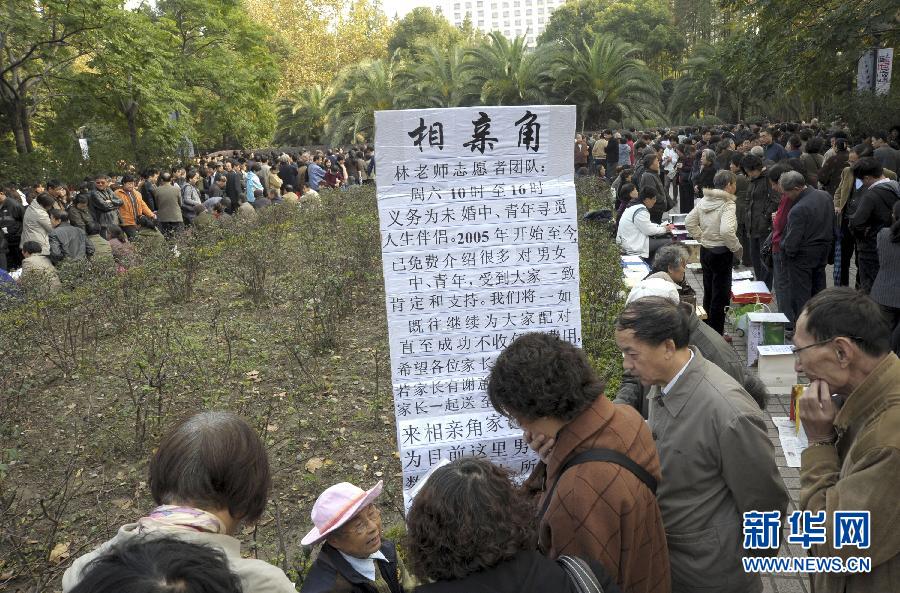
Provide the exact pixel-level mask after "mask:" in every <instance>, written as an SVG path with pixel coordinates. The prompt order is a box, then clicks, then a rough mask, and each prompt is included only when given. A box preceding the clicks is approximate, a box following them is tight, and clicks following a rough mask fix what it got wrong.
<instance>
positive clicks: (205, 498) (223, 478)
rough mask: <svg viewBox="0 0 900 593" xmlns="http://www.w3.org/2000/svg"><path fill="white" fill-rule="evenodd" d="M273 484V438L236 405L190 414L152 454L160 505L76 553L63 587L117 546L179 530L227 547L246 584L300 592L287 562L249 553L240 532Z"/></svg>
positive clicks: (257, 592) (185, 536) (265, 591)
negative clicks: (263, 435) (269, 451)
mask: <svg viewBox="0 0 900 593" xmlns="http://www.w3.org/2000/svg"><path fill="white" fill-rule="evenodd" d="M271 484H272V481H271V473H270V469H269V459H268V456H267V455H266V448H265V445H264V444H263V442H262V441H261V440H260V438H259V435H257V433H256V431H255V430H254V429H253V428H251V427H250V425H249V424H247V422H246V421H245V420H243V419H242V418H240V417H239V416H236V415H234V414H231V413H228V412H202V413H200V414H196V415H194V416H192V417H191V418H188V419H187V420H185V421H184V422H182V423H181V424H179V425H178V426H177V427H175V429H174V430H173V431H172V432H171V433H169V435H168V436H166V437H165V438H164V439H163V441H162V443H160V445H159V448H158V449H157V450H156V453H155V454H154V455H153V458H152V459H151V461H150V477H149V486H150V494H151V496H152V497H153V501H154V502H155V503H156V505H157V506H156V508H155V509H153V510H152V511H151V512H150V513H149V514H148V515H146V516H144V517H142V518H140V519H138V520H137V522H135V523H129V524H127V525H123V526H122V527H121V528H120V529H119V532H118V533H117V534H116V536H115V537H113V538H112V539H111V540H109V541H108V542H106V543H104V544H103V545H101V546H100V547H99V548H97V549H95V550H94V551H92V552H90V553H88V554H86V555H84V556H81V557H80V558H78V559H76V560H75V562H74V563H72V566H70V567H69V569H68V570H66V572H65V574H63V579H62V588H63V591H64V592H65V593H69V592H70V591H72V590H73V588H74V587H75V586H76V585H77V584H78V583H79V582H80V581H81V580H82V579H83V578H84V577H85V574H84V570H85V567H86V566H88V565H89V564H90V563H91V561H92V560H94V559H95V558H97V557H99V556H101V555H102V554H104V553H105V552H106V551H107V550H109V549H110V548H111V547H113V546H116V545H119V544H124V543H127V542H131V541H135V540H146V539H149V538H160V537H173V538H176V539H178V540H181V541H184V542H188V543H192V544H202V545H206V546H209V547H211V548H215V549H216V550H218V551H220V552H222V553H224V555H225V557H226V559H227V560H228V566H229V568H230V569H231V570H232V571H234V572H235V573H236V574H237V576H238V578H240V581H241V585H242V587H243V589H244V591H247V592H251V591H252V592H253V593H296V589H295V588H294V585H293V583H291V581H290V580H289V579H288V578H287V576H285V574H284V573H283V572H282V571H281V569H279V568H276V567H275V566H272V565H271V564H268V563H266V562H263V561H262V560H257V559H254V558H243V557H242V556H241V544H240V542H239V541H238V540H237V539H235V538H234V537H233V536H234V534H235V533H238V531H239V530H240V529H241V524H242V523H246V524H248V525H252V524H254V523H256V522H257V521H259V519H260V517H262V515H263V512H264V511H265V507H266V501H267V500H268V497H269V490H270V488H271Z"/></svg>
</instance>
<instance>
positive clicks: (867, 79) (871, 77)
mask: <svg viewBox="0 0 900 593" xmlns="http://www.w3.org/2000/svg"><path fill="white" fill-rule="evenodd" d="M874 85H875V50H874V49H869V50H866V51H864V52H863V54H862V55H861V56H860V57H859V60H858V61H857V63H856V90H857V91H859V92H861V93H863V92H866V91H871V90H872V89H873V88H874Z"/></svg>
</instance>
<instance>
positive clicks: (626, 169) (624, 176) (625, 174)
mask: <svg viewBox="0 0 900 593" xmlns="http://www.w3.org/2000/svg"><path fill="white" fill-rule="evenodd" d="M630 175H634V169H632V168H631V167H622V170H621V171H620V172H619V177H620V178H621V179H622V181H625V180H626V179H627V178H628V177H629V176H630Z"/></svg>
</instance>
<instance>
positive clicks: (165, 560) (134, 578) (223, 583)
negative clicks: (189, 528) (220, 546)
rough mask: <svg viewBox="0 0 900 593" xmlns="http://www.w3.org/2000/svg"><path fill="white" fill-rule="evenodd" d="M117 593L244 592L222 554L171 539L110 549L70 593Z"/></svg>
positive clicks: (89, 567)
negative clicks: (124, 592)
mask: <svg viewBox="0 0 900 593" xmlns="http://www.w3.org/2000/svg"><path fill="white" fill-rule="evenodd" d="M123 591H132V592H137V591H139V592H140V593H175V592H176V591H177V593H245V592H244V591H243V589H242V588H241V581H240V579H239V578H238V577H237V575H235V574H234V573H233V572H231V570H230V569H229V568H228V559H227V558H226V557H225V555H224V554H223V553H222V552H220V551H218V550H216V549H214V548H210V547H208V546H201V545H197V544H191V543H188V542H183V541H180V540H178V539H176V538H159V539H149V540H147V541H142V540H139V539H136V540H134V541H131V542H127V543H125V544H123V545H120V546H114V547H112V548H111V549H110V550H109V551H108V552H106V553H105V554H103V555H102V556H99V557H98V558H96V559H95V560H94V561H92V562H91V563H90V564H89V565H88V566H87V567H86V568H85V575H84V578H83V579H82V580H81V582H80V583H78V585H76V586H75V588H74V589H72V591H71V593H122V592H123ZM246 593H250V592H249V591H248V592H246Z"/></svg>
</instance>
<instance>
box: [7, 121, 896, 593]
mask: <svg viewBox="0 0 900 593" xmlns="http://www.w3.org/2000/svg"><path fill="white" fill-rule="evenodd" d="M892 134H893V135H890V134H876V135H875V136H873V137H871V138H865V139H854V140H859V142H858V143H856V144H853V145H852V149H849V150H848V148H849V147H850V146H851V144H850V142H849V140H850V138H849V137H848V134H847V133H845V132H843V131H840V130H839V131H835V132H830V131H826V130H824V129H821V128H819V127H818V126H817V125H816V124H815V123H813V124H810V125H793V124H785V125H783V126H776V127H772V128H760V127H758V126H744V125H740V126H723V127H721V128H717V129H699V130H693V129H684V130H677V131H671V130H670V131H665V130H661V131H655V132H651V133H635V132H624V133H622V132H613V131H611V130H607V131H605V132H604V133H602V134H600V135H599V136H597V135H593V136H591V137H588V138H584V137H578V138H577V139H576V146H575V164H576V173H577V174H579V175H591V174H594V175H604V176H606V177H607V178H608V179H609V180H610V181H611V183H612V187H613V188H614V191H615V195H616V217H615V218H616V222H617V225H618V226H617V229H618V230H617V237H618V239H619V243H620V245H621V247H622V249H623V250H624V251H625V252H626V253H629V254H634V255H638V256H640V257H643V258H645V259H646V260H647V261H648V263H650V264H651V265H652V272H651V275H650V276H649V277H648V278H647V279H646V280H645V281H643V282H642V283H641V284H640V285H639V286H638V287H636V288H635V290H633V291H632V292H631V294H629V295H628V301H627V303H626V305H625V308H624V310H623V311H622V312H621V314H620V315H619V316H618V318H617V319H616V322H615V327H614V328H613V329H614V335H615V342H616V345H617V346H618V348H619V349H620V350H621V353H622V366H623V372H624V377H623V381H622V386H621V387H620V389H619V391H618V392H617V393H616V394H608V393H607V389H606V384H605V381H604V380H603V378H601V377H600V376H598V375H597V373H596V371H595V370H594V369H593V368H592V366H591V364H590V362H589V361H588V359H587V356H586V354H585V353H584V352H583V351H582V350H581V349H579V348H577V347H575V346H573V345H572V344H570V343H568V342H565V341H563V340H560V339H559V338H558V337H555V336H553V335H551V334H544V333H530V334H525V335H523V336H520V337H518V338H517V339H516V340H515V341H513V342H512V343H511V344H510V345H509V346H508V347H507V348H505V349H504V350H503V351H502V353H501V354H500V355H499V356H498V358H497V360H496V363H495V364H494V366H493V367H492V369H491V371H490V375H489V377H488V381H487V396H488V397H489V399H490V402H491V404H492V405H493V407H494V408H495V409H496V410H497V411H498V412H499V413H500V414H502V415H504V416H506V417H508V418H509V419H510V420H511V421H513V422H515V423H516V424H517V425H519V426H521V427H522V428H523V429H524V435H525V440H526V441H527V442H528V445H529V446H530V447H531V448H532V449H533V450H534V451H535V453H536V455H537V456H538V457H539V459H540V462H539V463H538V464H537V465H536V467H535V469H534V470H533V471H532V472H531V474H530V475H529V476H528V477H527V479H526V480H525V481H524V482H523V483H521V484H519V483H516V482H515V481H514V480H513V479H512V476H510V475H509V474H508V473H507V472H506V471H504V470H502V469H501V468H499V467H497V466H495V465H492V464H491V463H490V462H489V461H487V460H486V459H483V458H476V457H465V458H460V459H456V460H453V461H451V462H450V463H448V464H446V465H443V466H441V467H439V468H437V469H436V470H435V471H433V472H432V473H431V475H430V476H429V477H428V478H427V479H426V480H424V482H423V485H422V487H421V488H420V489H419V491H418V493H417V494H416V496H415V498H414V500H413V501H412V506H411V507H410V509H409V512H408V515H407V516H406V518H405V525H406V532H407V535H406V536H405V539H404V540H403V541H402V542H392V541H388V540H387V539H385V535H384V529H383V524H382V515H381V511H380V510H379V498H380V497H381V495H382V491H383V484H382V483H381V482H379V483H377V484H375V485H373V486H371V487H370V488H368V489H365V488H361V487H359V486H357V485H354V484H352V483H349V482H346V481H342V482H339V483H337V484H334V485H333V486H331V487H329V488H327V489H325V490H324V491H322V492H321V493H319V495H318V497H317V499H316V501H315V503H314V505H313V506H312V508H311V509H310V519H311V525H309V527H311V529H310V530H309V532H308V533H307V534H306V536H305V537H304V538H303V539H302V542H301V543H302V544H303V545H306V546H316V547H318V552H317V555H316V556H315V560H314V561H313V563H312V566H311V567H310V569H309V571H308V572H307V573H306V574H305V575H304V576H303V578H302V583H301V584H300V587H301V589H300V590H301V592H302V593H410V592H412V591H416V592H418V593H456V592H459V593H464V592H471V591H491V592H496V593H505V592H509V593H514V592H515V593H522V592H525V593H528V592H535V593H537V592H544V591H555V592H556V591H558V592H561V593H578V592H582V591H594V592H608V593H609V592H611V593H616V592H624V593H651V592H652V593H669V592H675V593H689V592H690V593H693V592H696V591H717V592H729V593H759V592H761V591H762V590H763V585H762V580H761V578H760V574H759V573H754V572H748V571H746V570H745V569H744V566H743V564H742V559H743V558H744V557H746V556H748V555H749V556H774V555H777V554H778V548H779V546H778V545H777V544H776V545H775V546H774V547H769V548H767V549H758V550H747V549H746V548H745V546H744V542H745V538H744V534H743V532H742V531H743V527H744V518H745V516H746V514H747V513H751V514H752V513H777V514H778V516H779V517H786V516H787V509H788V504H789V501H790V497H789V495H788V491H787V488H786V487H785V484H784V481H783V480H782V478H781V476H780V474H779V471H778V467H777V463H776V459H775V450H774V446H773V444H772V442H771V440H770V438H769V436H768V429H767V426H766V422H765V416H764V414H763V411H762V409H763V408H765V406H766V398H767V392H766V388H765V386H764V385H762V384H761V383H760V382H759V380H758V379H757V378H756V377H753V376H752V375H751V374H749V373H748V372H746V369H745V368H744V367H743V364H742V363H741V361H740V360H739V359H737V357H736V355H735V353H734V350H733V349H732V348H731V347H730V345H729V344H728V343H727V342H726V341H725V337H724V336H723V333H724V307H725V305H727V302H728V300H727V295H728V293H727V292H726V289H730V284H731V271H732V269H733V266H734V264H735V262H736V261H738V262H743V263H744V264H745V265H748V266H749V267H752V268H753V269H754V274H755V275H756V277H757V278H758V279H759V280H761V281H763V282H766V283H767V284H768V285H770V286H771V287H773V288H774V291H775V293H776V296H777V298H778V304H779V307H780V308H781V309H782V310H783V311H784V312H785V313H786V314H787V315H788V317H789V319H790V320H791V331H792V334H793V335H792V340H793V348H794V355H795V365H796V369H797V371H798V372H803V373H804V374H805V375H806V377H807V378H808V379H809V380H810V381H811V383H810V385H809V387H808V388H807V390H806V392H805V393H804V395H803V397H802V398H801V399H800V404H799V405H800V411H799V415H800V419H801V421H802V423H803V426H804V428H805V430H806V433H807V435H808V438H809V442H810V445H809V447H808V448H807V449H806V450H805V451H804V452H803V456H802V467H801V478H800V479H801V485H802V491H801V500H800V506H801V508H802V510H808V511H811V512H814V513H817V512H820V511H822V512H826V513H830V514H833V513H834V512H836V511H841V510H852V511H868V512H869V513H870V516H871V526H872V531H871V541H870V542H868V549H867V550H859V549H856V550H849V549H847V548H846V547H845V548H844V549H841V548H840V547H838V546H836V545H835V542H834V541H832V540H829V541H828V543H827V544H817V545H814V546H812V547H811V548H810V554H812V555H815V556H837V557H847V556H849V555H851V554H852V553H854V552H855V553H856V554H855V555H867V554H868V555H869V556H870V557H871V558H872V567H871V570H870V571H869V572H867V573H847V572H840V573H818V574H815V575H813V576H812V579H813V582H814V586H815V590H816V591H847V592H863V591H866V592H868V591H895V590H900V578H898V575H900V538H898V536H897V535H896V532H895V531H894V530H893V529H892V526H893V519H894V518H895V516H896V504H895V503H894V502H893V500H894V498H893V496H894V493H895V491H896V488H895V486H896V485H897V484H896V482H897V476H900V471H898V470H900V455H898V451H900V359H898V357H897V355H896V354H895V353H893V352H892V351H891V350H892V348H893V349H896V348H897V329H896V326H897V321H898V319H900V290H898V284H897V283H898V282H900V280H898V279H900V268H898V266H900V204H898V202H900V200H898V198H900V189H898V186H897V184H896V182H895V181H891V180H889V178H892V175H893V172H894V171H895V170H896V168H897V165H898V160H900V156H898V153H897V152H896V148H895V147H892V145H891V142H896V134H894V133H893V132H892ZM826 140H827V141H830V143H831V148H830V149H829V151H827V152H823V150H822V149H823V148H824V147H825V143H826ZM851 154H852V155H855V156H853V157H851V156H850V155H851ZM373 176H374V158H373V154H372V151H371V149H369V148H367V147H361V148H354V149H352V150H350V151H348V152H346V153H344V152H343V151H341V150H337V151H321V152H315V153H306V152H304V153H301V154H289V153H281V152H278V153H275V154H258V153H257V154H245V155H241V154H235V153H230V154H219V155H213V156H210V157H207V158H205V159H202V160H197V161H195V162H193V163H191V166H190V167H176V168H174V169H173V170H170V171H169V170H167V171H162V172H161V171H159V170H156V169H148V170H146V171H144V172H143V173H142V174H140V175H135V174H133V173H132V172H124V173H123V174H122V175H116V176H114V177H111V176H108V175H106V174H100V175H96V176H94V177H93V178H91V179H89V180H85V183H84V184H83V185H82V186H81V187H79V188H78V189H77V190H76V191H71V190H70V189H69V188H68V187H66V186H65V185H64V184H60V183H56V182H50V183H47V184H42V183H36V184H31V185H25V186H21V187H16V186H14V185H11V184H7V185H4V186H3V187H2V192H0V228H2V229H3V238H4V240H5V242H6V248H5V249H3V250H0V253H2V255H4V257H5V258H6V262H4V263H5V265H4V266H3V268H4V269H14V268H19V269H21V275H22V276H28V275H32V274H41V275H42V276H41V277H42V278H47V279H48V282H50V283H51V284H52V282H51V281H52V278H53V275H54V274H55V269H56V267H57V266H65V265H66V263H67V262H68V261H77V260H83V259H87V258H104V259H105V260H106V261H108V262H109V263H110V265H118V266H123V267H127V265H128V258H129V257H130V255H129V252H130V251H131V249H130V246H131V245H132V244H133V243H135V242H140V241H156V242H158V243H159V244H165V242H166V241H167V240H169V239H171V238H173V237H176V236H177V235H178V234H179V233H183V232H190V229H191V228H195V227H200V226H202V225H208V224H217V221H219V222H221V221H223V220H227V219H228V217H232V216H233V217H253V216H256V212H257V211H258V210H259V209H261V208H266V207H268V206H270V205H271V204H273V203H277V202H284V203H295V204H301V205H302V204H311V205H314V204H315V203H316V200H317V197H318V194H317V192H318V190H319V189H320V188H322V187H336V188H340V187H343V186H345V185H353V184H361V183H370V182H371V181H372V179H373ZM679 205H680V210H681V212H682V213H684V214H685V215H686V219H685V224H686V226H687V228H688V230H689V232H690V233H691V234H692V235H693V236H694V237H695V238H696V239H697V240H698V241H699V242H700V244H701V253H700V259H701V263H702V267H703V273H704V299H705V300H704V305H705V308H706V309H707V311H708V312H709V318H708V319H707V322H706V323H702V322H701V321H700V320H699V318H698V317H697V315H696V312H695V311H694V308H693V307H692V306H690V305H688V304H685V303H682V302H681V295H679V292H678V291H677V289H676V290H673V287H674V286H677V285H679V284H683V283H684V279H685V270H686V266H687V259H688V255H687V252H686V251H685V249H684V248H683V247H682V246H680V245H678V244H677V243H676V242H673V241H672V239H671V238H670V237H668V236H665V235H667V234H669V233H671V231H672V229H673V226H672V224H671V223H669V224H666V223H664V217H665V216H666V214H667V213H668V212H671V211H672V210H673V209H674V208H676V207H677V206H679ZM844 228H846V229H847V231H848V232H847V234H848V235H849V236H850V237H851V240H845V237H844V235H843V234H842V229H844ZM851 252H855V253H856V258H857V260H856V261H857V270H858V273H857V278H856V280H855V283H858V289H854V288H850V287H849V286H837V287H833V288H828V289H825V277H824V273H825V272H824V271H825V266H826V265H828V263H829V262H830V261H832V258H833V261H834V264H835V279H836V281H835V284H845V285H847V284H849V283H850V277H849V266H848V265H847V264H848V262H849V259H850V257H851V255H850V253H851ZM845 267H846V271H847V274H846V275H845ZM58 284H59V279H58V278H56V284H54V285H53V286H54V287H55V289H58ZM892 332H893V334H892ZM892 340H893V342H892ZM609 396H615V399H614V400H612V399H611V398H610V397H609ZM147 483H148V485H149V488H150V492H151V495H152V498H153V502H154V507H153V508H151V509H146V510H145V512H142V513H141V514H140V516H138V517H136V518H135V520H134V521H133V522H129V523H127V524H125V525H122V526H121V527H120V528H119V530H118V532H117V533H116V535H115V536H114V537H113V538H112V539H110V540H109V541H107V542H104V543H103V544H101V545H100V546H99V547H97V548H96V549H95V550H93V551H91V552H89V553H88V554H85V555H83V556H81V557H79V558H77V559H75V561H74V563H73V564H72V565H71V567H69V568H68V570H67V571H66V572H65V575H64V577H63V583H62V585H63V590H64V591H65V592H67V593H68V592H77V593H87V592H104V591H121V590H135V591H138V590H140V591H147V592H148V593H149V592H153V593H156V592H158V593H164V592H171V591H179V592H185V593H193V592H198V593H199V592H201V591H204V592H205V591H209V592H212V591H216V592H218V591H221V592H240V591H244V592H250V591H252V592H254V593H257V592H262V593H265V592H280V593H290V592H296V591H297V585H295V583H294V582H292V581H291V579H289V578H288V576H287V575H286V573H285V572H284V571H283V570H282V568H280V567H276V566H274V565H272V564H269V563H267V562H264V561H262V560H258V559H256V558H247V557H245V556H244V555H242V553H241V544H240V541H239V540H238V539H237V538H236V535H237V534H239V533H240V532H241V530H242V529H243V528H244V527H245V526H247V525H252V524H254V523H256V522H258V521H259V520H260V519H261V518H262V517H263V516H264V514H265V512H266V505H267V501H268V499H269V496H270V491H271V488H272V472H271V469H270V467H269V461H268V456H267V453H266V448H265V445H264V443H263V442H262V441H261V439H260V437H259V436H258V434H257V433H256V431H255V430H253V429H252V428H251V427H250V426H249V424H248V423H247V422H246V421H245V420H244V419H242V418H240V417H239V416H237V415H234V414H231V413H228V412H217V411H210V412H202V413H199V414H196V415H194V416H192V417H191V418H189V419H187V420H185V421H183V422H181V423H179V424H178V425H177V426H175V427H174V428H173V429H172V431H171V432H170V433H169V434H168V435H167V436H166V437H165V438H164V439H163V440H162V442H161V443H160V444H159V446H158V447H157V448H156V449H155V450H154V452H153V456H152V458H151V460H150V464H149V477H148V480H147ZM398 544H402V552H401V550H400V549H398ZM289 568H291V569H294V568H299V567H289Z"/></svg>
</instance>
